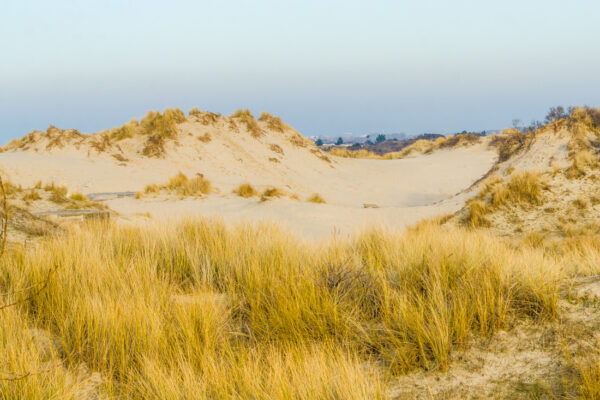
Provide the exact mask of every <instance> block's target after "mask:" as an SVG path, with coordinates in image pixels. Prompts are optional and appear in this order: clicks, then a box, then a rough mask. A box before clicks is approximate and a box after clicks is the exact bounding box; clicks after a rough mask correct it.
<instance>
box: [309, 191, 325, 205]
mask: <svg viewBox="0 0 600 400" xmlns="http://www.w3.org/2000/svg"><path fill="white" fill-rule="evenodd" d="M308 201H309V202H311V203H319V204H324V203H326V201H325V200H324V199H323V198H322V197H321V195H319V194H318V193H315V194H313V195H312V196H310V197H309V198H308Z"/></svg>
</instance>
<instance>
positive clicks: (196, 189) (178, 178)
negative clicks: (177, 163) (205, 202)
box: [139, 172, 212, 198]
mask: <svg viewBox="0 0 600 400" xmlns="http://www.w3.org/2000/svg"><path fill="white" fill-rule="evenodd" d="M162 190H165V191H167V192H168V193H175V194H177V195H179V196H184V197H187V196H199V195H203V194H209V193H210V192H211V191H212V185H211V183H210V181H209V180H208V179H206V178H205V177H204V175H202V174H196V176H194V177H193V178H188V177H187V176H186V175H185V174H183V173H182V172H179V173H178V174H177V175H175V176H174V177H172V178H171V179H169V182H167V183H166V184H163V185H157V184H152V185H147V186H146V187H145V189H144V193H146V194H151V193H154V194H160V193H161V191H162ZM141 197H142V194H141V193H140V195H139V198H141Z"/></svg>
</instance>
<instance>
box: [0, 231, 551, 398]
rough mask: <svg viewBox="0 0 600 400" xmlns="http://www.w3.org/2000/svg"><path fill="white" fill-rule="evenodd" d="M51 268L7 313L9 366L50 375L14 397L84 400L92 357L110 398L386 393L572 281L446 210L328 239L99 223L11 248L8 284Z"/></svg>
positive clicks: (4, 270)
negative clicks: (436, 218) (392, 383)
mask: <svg viewBox="0 0 600 400" xmlns="http://www.w3.org/2000/svg"><path fill="white" fill-rule="evenodd" d="M50 269H53V270H54V272H53V273H52V275H51V277H50V280H49V282H48V286H47V287H46V288H45V290H43V291H41V292H40V293H39V294H37V295H35V296H34V297H33V298H31V299H30V300H28V301H26V302H24V303H22V304H20V305H17V306H15V307H11V308H8V309H4V310H2V311H0V324H2V325H1V326H2V327H3V329H2V330H1V332H0V339H1V340H0V352H1V354H2V360H3V362H5V363H6V365H5V366H4V369H6V370H10V371H34V372H35V371H44V372H41V373H35V374H33V375H31V376H30V377H27V378H25V379H19V380H15V381H8V380H0V394H1V395H0V398H7V399H8V398H27V399H34V398H35V399H46V398H61V399H62V398H70V397H72V396H74V395H73V393H74V392H75V391H76V388H75V387H74V379H73V376H76V374H77V372H76V371H77V369H78V368H81V365H85V366H86V367H87V368H88V369H89V370H90V371H94V372H98V373H99V374H101V376H102V385H101V386H100V390H101V391H102V394H103V395H105V396H108V397H109V398H148V399H152V398H157V399H159V398H160V399H198V398H200V399H203V398H205V399H215V398H217V399H219V398H227V399H229V398H239V399H245V398H253V399H307V400H308V399H317V398H318V399H377V398H379V399H383V398H387V385H388V382H389V380H390V378H391V377H393V376H394V375H397V374H403V373H406V372H408V371H411V370H414V369H417V368H423V369H442V370H443V369H445V368H447V367H448V360H449V355H450V354H451V352H452V351H453V350H455V349H457V348H461V347H464V346H468V343H469V340H470V339H471V338H473V337H475V336H489V335H493V333H494V332H495V331H496V330H498V329H500V328H502V327H504V326H506V323H507V321H508V320H510V319H511V318H542V319H552V318H554V317H555V316H556V313H557V299H558V281H559V269H558V267H557V266H556V264H555V263H554V261H553V260H552V259H549V258H546V257H545V256H544V255H543V254H542V253H541V252H538V251H535V250H520V251H517V250H512V249H510V248H508V247H507V246H505V245H503V244H502V243H500V242H499V241H498V240H497V239H493V238H492V237H489V236H487V235H485V234H483V233H481V232H468V231H465V230H458V229H444V228H442V227H439V226H438V225H436V224H433V223H425V224H422V225H420V226H419V227H418V228H414V229H411V230H409V231H408V232H406V233H405V234H395V233H391V232H386V231H378V230H374V231H370V232H366V233H364V234H362V235H360V236H358V237H356V238H354V239H351V240H347V241H339V240H337V241H331V242H327V243H320V244H307V243H301V242H298V241H296V240H295V239H293V238H292V237H291V236H289V235H288V234H286V233H284V232H282V231H280V230H279V229H277V228H276V227H273V226H266V225H262V226H258V227H250V226H239V227H236V228H227V227H225V226H224V225H222V224H221V223H219V222H211V221H205V220H195V221H189V222H185V223H172V224H167V225H156V226H150V227H148V226H146V227H124V226H116V225H110V224H100V225H87V226H83V227H79V228H74V229H73V230H72V231H71V232H69V233H67V234H63V235H62V236H57V237H54V238H50V239H48V240H44V241H42V242H41V243H39V244H38V245H36V246H31V247H28V248H27V249H22V248H15V249H12V250H11V251H10V252H8V253H6V254H5V255H4V257H3V258H2V259H1V260H0V288H1V289H2V291H4V292H7V291H15V290H19V289H20V288H25V287H28V286H30V285H32V284H35V283H37V282H41V281H43V280H44V279H46V277H47V273H48V271H49V270H50ZM13 297H16V298H18V297H19V294H18V293H16V294H15V295H14V296H13ZM31 329H39V330H43V331H48V332H50V333H51V334H52V335H54V337H55V338H56V341H57V342H58V344H57V348H58V349H59V351H56V352H54V353H53V354H50V355H48V354H42V352H41V350H40V349H39V348H38V347H36V346H34V345H33V344H32V342H31V341H30V340H27V339H26V337H27V335H26V332H28V331H29V330H31ZM48 363H51V365H52V366H55V367H53V368H48V365H50V364H48ZM56 365H57V366H56ZM46 370H47V371H46Z"/></svg>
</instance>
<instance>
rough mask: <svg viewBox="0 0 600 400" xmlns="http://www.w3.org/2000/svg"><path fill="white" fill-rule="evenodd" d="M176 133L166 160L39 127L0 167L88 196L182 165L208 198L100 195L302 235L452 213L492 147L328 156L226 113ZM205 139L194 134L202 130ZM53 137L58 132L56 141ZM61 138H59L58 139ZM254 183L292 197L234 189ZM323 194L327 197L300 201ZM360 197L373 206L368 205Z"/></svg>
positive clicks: (157, 177)
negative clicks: (254, 131) (384, 156)
mask: <svg viewBox="0 0 600 400" xmlns="http://www.w3.org/2000/svg"><path fill="white" fill-rule="evenodd" d="M178 131H179V132H178V135H177V137H176V138H175V139H174V140H172V141H169V142H168V143H167V144H166V153H165V156H164V157H163V158H150V157H144V156H142V155H141V154H140V148H141V146H142V145H143V143H142V140H143V139H144V138H140V137H134V138H129V139H125V140H121V141H119V142H116V143H108V144H107V145H106V146H103V147H104V148H102V149H101V150H99V149H98V146H95V145H93V143H94V142H99V141H100V138H98V135H97V134H96V135H92V136H79V135H75V134H69V133H65V132H58V133H57V132H54V133H53V135H48V134H44V133H38V134H36V135H34V137H32V138H30V139H29V141H28V142H27V144H26V145H21V147H16V148H12V149H10V150H7V151H5V152H3V153H1V154H0V168H1V169H2V171H3V173H4V174H5V175H6V176H8V177H9V178H10V179H11V180H12V181H13V182H15V183H18V184H22V185H23V186H24V187H31V186H33V185H34V184H35V182H37V181H39V180H41V181H43V182H55V183H57V184H60V185H65V186H66V187H67V188H68V189H69V190H70V191H78V192H81V193H84V194H90V193H103V192H126V191H132V192H137V191H142V190H143V189H144V187H145V186H146V185H148V184H155V183H164V182H166V181H167V180H168V179H169V178H170V177H172V176H173V175H175V174H176V173H177V172H179V171H181V172H183V173H185V174H187V175H188V176H193V175H195V174H196V173H201V174H203V175H204V176H205V177H206V178H207V179H209V180H210V181H211V183H212V185H213V186H214V187H215V189H216V190H215V193H213V194H211V195H210V196H208V197H207V198H204V199H192V198H188V199H183V200H182V199H175V198H174V197H171V198H166V196H159V197H158V198H151V197H145V198H143V199H135V198H132V197H130V198H113V199H110V196H108V197H109V199H108V200H106V203H107V204H108V205H109V207H110V208H111V209H113V210H115V211H117V212H118V213H119V214H120V216H121V218H122V219H125V220H137V219H143V218H141V217H139V214H144V213H150V214H151V215H152V216H153V217H156V218H170V217H184V216H186V215H190V214H193V215H205V216H216V217H222V218H223V219H225V220H226V221H231V222H237V221H240V220H250V221H258V220H273V221H276V222H279V223H282V224H283V225H284V226H286V227H287V228H289V229H291V230H292V231H295V232H298V233H300V234H302V235H303V236H306V237H311V238H317V237H322V236H326V235H329V234H330V233H332V232H340V233H343V234H347V233H352V232H353V231H355V230H357V229H361V228H363V227H365V226H368V225H373V224H385V225H388V226H391V227H398V228H401V227H404V226H406V225H407V224H412V223H414V222H416V221H418V220H420V219H421V218H423V217H429V216H433V215H438V214H446V213H450V212H455V211H457V210H458V209H460V208H461V207H462V205H463V203H464V200H465V198H464V197H465V196H464V195H459V196H455V195H456V194H457V193H459V192H461V191H462V190H464V189H466V188H467V187H469V186H470V185H471V184H472V183H473V182H474V181H476V180H477V179H478V178H480V177H481V176H482V175H484V174H485V173H486V172H487V171H488V170H489V169H490V168H491V166H492V165H493V163H494V162H495V159H496V153H495V152H494V151H493V150H492V149H489V148H488V146H487V141H484V142H482V143H480V144H477V145H474V146H472V147H468V148H457V149H450V150H444V151H439V152H435V153H433V154H429V155H419V156H416V157H412V158H406V159H402V160H359V159H345V158H337V157H331V156H328V155H326V154H325V153H323V152H321V151H320V150H319V149H317V148H316V147H315V146H314V145H312V144H311V143H310V142H306V141H302V139H301V137H300V136H299V134H298V133H297V132H296V131H294V130H293V129H291V128H290V129H286V130H285V131H284V132H277V131H271V130H268V129H267V128H266V127H264V134H263V135H261V136H259V137H253V136H252V135H251V134H249V132H247V131H245V128H244V127H243V125H242V126H239V125H238V126H237V127H233V128H232V127H231V124H229V123H228V121H227V119H225V118H222V119H220V120H218V121H217V122H216V123H213V124H208V125H204V124H202V123H201V122H199V121H194V120H193V119H191V120H190V121H187V122H185V123H183V124H180V125H179V126H178ZM207 134H208V135H209V136H210V140H209V141H207V140H204V141H203V140H200V139H201V138H205V137H206V136H205V135H207ZM57 139H58V140H57ZM57 142H58V144H57ZM245 182H248V183H251V184H252V185H253V186H255V187H256V188H257V189H259V190H262V189H264V188H267V187H271V186H272V187H278V188H281V189H283V190H284V191H285V192H286V193H287V194H288V195H294V194H295V195H297V196H298V198H299V200H292V199H290V198H289V197H284V198H281V199H275V200H272V201H268V202H262V203H261V202H259V200H258V199H257V198H252V199H243V198H239V197H237V196H235V195H234V194H232V191H233V189H234V188H236V187H237V186H238V185H239V184H241V183H245ZM313 193H319V194H320V195H321V196H322V197H323V198H324V199H325V200H326V201H327V204H313V203H308V202H306V201H305V200H306V199H307V198H308V197H309V196H310V195H311V194H313ZM364 203H370V204H376V205H377V206H379V208H374V209H365V208H363V204H364Z"/></svg>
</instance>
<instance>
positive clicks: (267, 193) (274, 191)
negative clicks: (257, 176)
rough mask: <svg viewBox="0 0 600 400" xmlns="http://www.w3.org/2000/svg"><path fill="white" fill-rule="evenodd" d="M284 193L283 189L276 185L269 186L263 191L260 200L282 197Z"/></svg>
mask: <svg viewBox="0 0 600 400" xmlns="http://www.w3.org/2000/svg"><path fill="white" fill-rule="evenodd" d="M283 195H284V193H283V191H282V190H281V189H279V188H274V187H272V188H267V189H265V190H264V191H263V193H262V195H261V196H260V200H261V201H267V200H270V199H272V198H274V197H281V196H283Z"/></svg>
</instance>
